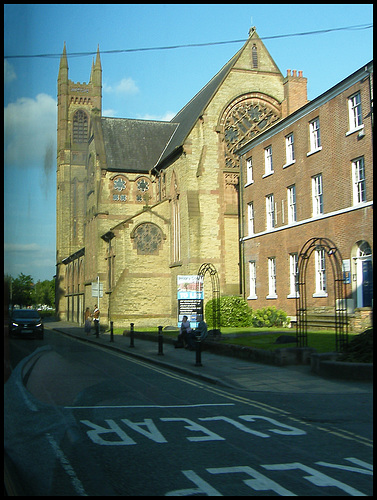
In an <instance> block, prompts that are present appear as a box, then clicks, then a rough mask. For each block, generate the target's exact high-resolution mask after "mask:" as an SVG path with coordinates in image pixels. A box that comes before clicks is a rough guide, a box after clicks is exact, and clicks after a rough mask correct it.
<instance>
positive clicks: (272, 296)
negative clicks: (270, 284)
mask: <svg viewBox="0 0 377 500" xmlns="http://www.w3.org/2000/svg"><path fill="white" fill-rule="evenodd" d="M277 298H278V296H277V295H276V293H275V294H273V295H267V296H266V299H277Z"/></svg>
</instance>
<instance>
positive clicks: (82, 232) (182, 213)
mask: <svg viewBox="0 0 377 500" xmlns="http://www.w3.org/2000/svg"><path fill="white" fill-rule="evenodd" d="M290 73H291V72H290V71H289V72H288V76H287V77H283V75H282V73H281V72H280V70H279V68H278V67H277V65H276V64H275V62H274V60H273V58H272V57H271V55H270V54H269V52H268V51H267V49H266V47H265V46H264V44H263V42H262V40H261V39H260V38H259V37H258V34H257V32H256V30H255V28H254V27H253V28H251V29H250V31H249V37H248V40H247V41H246V42H245V44H244V45H243V47H242V48H241V49H240V50H239V51H238V52H237V53H236V54H235V55H234V56H233V57H232V58H231V59H230V61H229V62H227V63H226V64H225V66H224V67H223V68H221V69H220V71H219V72H218V73H217V74H216V75H215V76H214V77H213V78H212V79H211V80H210V81H209V82H208V83H207V85H205V87H203V88H202V89H201V90H200V91H199V92H198V93H197V94H196V95H195V96H194V97H193V98H192V99H191V101H190V102H188V103H187V104H186V105H185V106H184V107H183V108H182V109H181V110H180V111H179V113H178V114H177V115H176V116H175V117H174V118H173V119H172V120H171V121H170V122H162V121H149V120H135V119H127V118H107V117H103V116H102V69H101V61H100V52H99V50H98V51H97V56H96V60H95V62H94V61H93V64H92V68H91V74H90V80H89V83H75V82H73V81H72V80H70V79H69V78H68V61H67V55H66V47H65V45H64V49H63V54H62V57H61V60H60V68H59V76H58V129H57V133H58V138H57V221H56V227H57V229H56V230H57V240H56V249H57V252H56V266H57V269H56V307H57V312H58V316H59V318H60V319H64V320H68V321H73V322H77V323H79V324H82V323H83V315H84V311H85V308H86V307H90V309H91V310H92V309H93V307H94V305H95V304H96V303H98V302H99V307H100V310H101V323H102V324H105V325H106V324H108V323H109V322H110V321H113V323H114V326H117V327H126V326H129V324H130V323H134V324H135V325H136V326H135V328H137V326H157V325H163V326H166V325H176V324H177V321H178V317H177V277H178V276H195V275H197V273H198V269H199V268H200V266H201V265H202V264H204V263H210V264H211V266H212V268H214V269H216V271H217V275H218V280H219V284H220V294H221V295H240V294H242V289H241V283H242V277H241V276H240V273H241V269H242V266H240V265H239V262H240V249H239V240H240V213H239V197H240V191H241V190H242V186H240V185H239V175H240V167H239V158H238V156H237V155H236V154H235V151H236V149H238V148H240V147H241V146H242V145H243V144H244V143H245V142H246V141H248V140H249V139H250V138H253V137H255V136H256V135H257V134H259V133H260V132H261V131H263V130H265V129H266V127H269V126H270V125H272V124H273V123H275V122H276V121H277V120H279V119H282V118H284V117H286V116H287V115H289V114H290V113H292V112H294V111H295V110H297V109H298V108H300V107H301V106H303V105H304V104H306V102H307V92H306V85H307V80H306V78H304V77H303V76H302V73H301V72H299V74H298V75H297V72H296V71H294V72H293V74H292V75H291V74H290ZM210 288H211V285H210V282H209V284H208V286H207V283H206V278H205V279H204V291H205V300H207V299H208V298H211V290H210Z"/></svg>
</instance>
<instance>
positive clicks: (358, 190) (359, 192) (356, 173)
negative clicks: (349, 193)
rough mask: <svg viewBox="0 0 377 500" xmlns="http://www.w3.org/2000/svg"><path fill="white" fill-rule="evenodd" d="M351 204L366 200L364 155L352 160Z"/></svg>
mask: <svg viewBox="0 0 377 500" xmlns="http://www.w3.org/2000/svg"><path fill="white" fill-rule="evenodd" d="M352 184H353V204H354V206H355V205H360V204H361V203H365V202H366V201H367V198H366V184H365V164H364V157H363V156H361V157H360V158H356V159H355V160H352Z"/></svg>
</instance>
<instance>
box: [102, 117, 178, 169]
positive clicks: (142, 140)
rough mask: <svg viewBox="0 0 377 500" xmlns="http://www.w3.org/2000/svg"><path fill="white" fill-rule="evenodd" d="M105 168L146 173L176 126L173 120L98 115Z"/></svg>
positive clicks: (158, 156) (155, 161) (154, 162)
mask: <svg viewBox="0 0 377 500" xmlns="http://www.w3.org/2000/svg"><path fill="white" fill-rule="evenodd" d="M101 127H102V134H103V141H104V146H105V153H106V163H107V169H108V170H111V171H127V172H143V173H147V172H149V171H150V170H151V169H152V168H153V166H154V165H155V164H156V163H157V161H158V159H159V158H160V156H161V153H162V151H163V150H164V148H165V147H166V144H167V143H168V142H169V140H170V138H171V136H172V134H173V133H174V131H175V129H176V128H177V124H176V123H170V122H158V121H151V120H134V119H127V118H105V117H102V118H101Z"/></svg>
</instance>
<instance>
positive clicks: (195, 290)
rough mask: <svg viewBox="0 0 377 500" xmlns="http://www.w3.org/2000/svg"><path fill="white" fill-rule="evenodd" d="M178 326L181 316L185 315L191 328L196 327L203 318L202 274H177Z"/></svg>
mask: <svg viewBox="0 0 377 500" xmlns="http://www.w3.org/2000/svg"><path fill="white" fill-rule="evenodd" d="M177 298H178V326H181V323H182V318H183V316H187V317H188V320H189V321H190V324H191V328H197V326H198V324H199V321H201V320H202V319H203V301H204V291H203V276H196V275H186V276H184V275H179V276H177Z"/></svg>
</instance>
